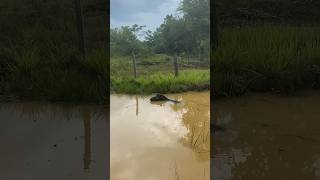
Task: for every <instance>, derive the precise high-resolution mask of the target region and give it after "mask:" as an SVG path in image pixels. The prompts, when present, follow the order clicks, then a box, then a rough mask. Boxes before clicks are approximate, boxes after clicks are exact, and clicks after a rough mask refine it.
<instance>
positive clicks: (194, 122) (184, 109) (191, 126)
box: [159, 97, 210, 160]
mask: <svg viewBox="0 0 320 180" xmlns="http://www.w3.org/2000/svg"><path fill="white" fill-rule="evenodd" d="M196 98H197V97H193V98H192V99H188V98H186V99H184V100H183V102H182V104H180V103H178V104H175V103H172V104H171V105H170V107H171V108H172V110H174V111H175V112H177V113H181V114H182V119H181V121H182V123H183V125H184V127H185V128H186V129H187V130H188V132H187V133H186V134H185V135H184V136H183V137H181V138H180V139H179V142H180V143H182V144H183V145H184V146H186V147H188V148H191V149H193V150H194V151H195V152H197V153H209V152H210V120H209V117H210V115H209V114H210V112H209V108H210V105H209V104H210V103H209V97H208V98H199V99H196ZM201 100H202V101H201ZM203 100H206V101H205V102H204V101H203ZM159 105H161V104H159ZM199 157H202V158H203V160H207V159H208V157H206V156H199Z"/></svg>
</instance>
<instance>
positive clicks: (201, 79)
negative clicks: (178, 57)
mask: <svg viewBox="0 0 320 180" xmlns="http://www.w3.org/2000/svg"><path fill="white" fill-rule="evenodd" d="M209 89H210V73H209V70H182V71H180V73H179V76H178V77H175V76H174V75H173V74H172V73H155V74H153V75H150V76H140V77H138V78H136V79H134V78H130V77H115V76H112V77H111V91H112V92H116V93H129V94H148V93H155V92H158V93H176V92H184V91H196V90H199V91H200V90H209Z"/></svg>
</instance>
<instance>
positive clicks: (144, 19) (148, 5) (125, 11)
mask: <svg viewBox="0 0 320 180" xmlns="http://www.w3.org/2000/svg"><path fill="white" fill-rule="evenodd" d="M110 4H111V6H110V22H111V27H113V28H114V27H120V26H126V25H128V26H131V25H133V24H138V25H146V29H149V30H152V31H154V30H155V29H156V28H157V27H159V26H160V24H161V23H162V22H163V19H164V18H165V16H166V15H167V14H173V15H176V9H177V7H178V6H179V4H180V0H111V1H110Z"/></svg>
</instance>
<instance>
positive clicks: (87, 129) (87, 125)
mask: <svg viewBox="0 0 320 180" xmlns="http://www.w3.org/2000/svg"><path fill="white" fill-rule="evenodd" d="M90 115H91V113H90V109H89V108H85V109H83V112H82V119H83V125H84V155H83V164H84V170H85V171H89V170H90V163H91V119H90Z"/></svg>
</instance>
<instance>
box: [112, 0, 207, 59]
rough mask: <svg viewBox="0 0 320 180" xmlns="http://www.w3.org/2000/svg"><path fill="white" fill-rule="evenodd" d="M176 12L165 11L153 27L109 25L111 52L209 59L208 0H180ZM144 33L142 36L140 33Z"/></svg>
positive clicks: (123, 54) (124, 54)
mask: <svg viewBox="0 0 320 180" xmlns="http://www.w3.org/2000/svg"><path fill="white" fill-rule="evenodd" d="M177 13H178V14H179V15H178V16H173V15H167V16H166V18H165V19H164V21H163V23H162V24H161V25H160V27H159V28H157V29H156V31H154V32H151V31H150V30H147V31H144V28H145V27H144V26H143V25H142V26H139V25H134V26H132V27H129V26H125V27H121V28H112V29H111V33H110V38H111V40H110V41H111V42H110V45H111V55H116V56H119V55H120V56H126V55H131V54H132V53H133V52H134V53H140V54H142V55H152V54H168V55H178V56H182V55H184V56H187V57H190V56H192V57H197V58H198V59H199V60H200V61H202V60H208V59H209V47H210V44H209V37H210V1H209V0H182V1H181V4H180V6H179V7H178V9H177ZM140 34H143V35H144V37H145V38H144V40H141V39H139V37H138V36H139V35H140Z"/></svg>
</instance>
